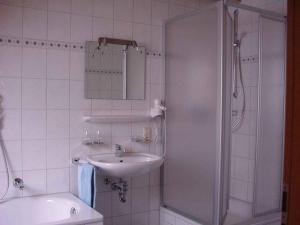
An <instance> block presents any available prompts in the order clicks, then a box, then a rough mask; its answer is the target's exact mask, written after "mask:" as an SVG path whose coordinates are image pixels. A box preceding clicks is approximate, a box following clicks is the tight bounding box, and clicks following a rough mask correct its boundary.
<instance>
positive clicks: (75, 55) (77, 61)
mask: <svg viewBox="0 0 300 225" xmlns="http://www.w3.org/2000/svg"><path fill="white" fill-rule="evenodd" d="M84 57H85V55H84V52H76V51H71V59H70V60H71V62H70V79H71V80H81V81H83V80H84V60H85V58H84Z"/></svg>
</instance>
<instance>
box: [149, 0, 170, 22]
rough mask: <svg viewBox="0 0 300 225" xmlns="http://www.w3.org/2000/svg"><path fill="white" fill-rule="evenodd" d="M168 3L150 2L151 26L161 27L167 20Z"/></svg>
mask: <svg viewBox="0 0 300 225" xmlns="http://www.w3.org/2000/svg"><path fill="white" fill-rule="evenodd" d="M168 10H169V7H168V3H167V2H161V1H158V0H153V1H152V25H158V26H162V25H163V24H164V22H165V21H166V20H167V19H168V18H169V14H168Z"/></svg>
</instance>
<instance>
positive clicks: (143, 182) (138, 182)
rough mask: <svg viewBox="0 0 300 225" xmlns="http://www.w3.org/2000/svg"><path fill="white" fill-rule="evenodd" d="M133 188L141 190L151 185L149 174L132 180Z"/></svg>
mask: <svg viewBox="0 0 300 225" xmlns="http://www.w3.org/2000/svg"><path fill="white" fill-rule="evenodd" d="M131 183H132V188H141V187H146V186H148V185H149V174H143V175H140V176H135V177H133V178H132V182H131Z"/></svg>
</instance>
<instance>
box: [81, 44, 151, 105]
mask: <svg viewBox="0 0 300 225" xmlns="http://www.w3.org/2000/svg"><path fill="white" fill-rule="evenodd" d="M99 40H100V39H99ZM110 40H118V39H110ZM125 41H126V40H125ZM133 43H135V44H136V42H133ZM85 53H86V54H85V91H84V92H85V98H88V99H116V100H117V99H124V100H125V99H129V100H143V99H145V70H146V49H145V48H144V47H137V46H134V45H127V44H124V43H122V42H120V43H116V41H114V42H113V43H104V44H103V43H100V42H97V41H87V42H86V45H85Z"/></svg>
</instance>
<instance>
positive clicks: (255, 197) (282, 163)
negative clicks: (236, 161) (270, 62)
mask: <svg viewBox="0 0 300 225" xmlns="http://www.w3.org/2000/svg"><path fill="white" fill-rule="evenodd" d="M261 19H267V20H272V21H276V22H281V23H283V24H284V26H285V39H284V40H285V42H286V40H287V29H286V27H287V22H286V19H285V18H284V17H281V18H280V17H274V16H270V15H259V20H258V26H259V29H258V35H259V39H258V40H259V41H258V43H259V48H258V49H259V53H258V54H259V64H258V70H259V75H258V84H257V90H258V93H257V119H256V143H255V165H256V164H257V162H258V159H259V138H258V136H259V134H260V112H261V111H260V105H261V83H262V81H261V76H262V73H263V72H262V63H263V62H262V54H263V53H262V33H263V31H262V22H261V21H262V20H261ZM283 44H284V43H283ZM286 50H287V48H286V46H285V48H284V59H285V62H286V57H287V53H286ZM284 74H285V76H284V85H283V86H284V96H283V118H284V120H283V121H282V127H283V136H282V148H283V150H282V159H281V174H280V176H281V181H282V182H281V191H280V202H279V207H278V208H276V209H273V210H269V211H266V212H263V213H257V212H256V208H255V203H256V199H257V190H256V188H255V187H256V183H257V173H258V168H257V166H255V167H254V188H253V207H252V213H253V215H254V216H265V215H268V214H270V213H276V212H280V211H281V207H282V193H283V192H282V191H283V168H284V146H285V135H284V131H285V129H286V127H285V118H286V92H287V88H286V79H287V73H286V63H285V64H284Z"/></svg>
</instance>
